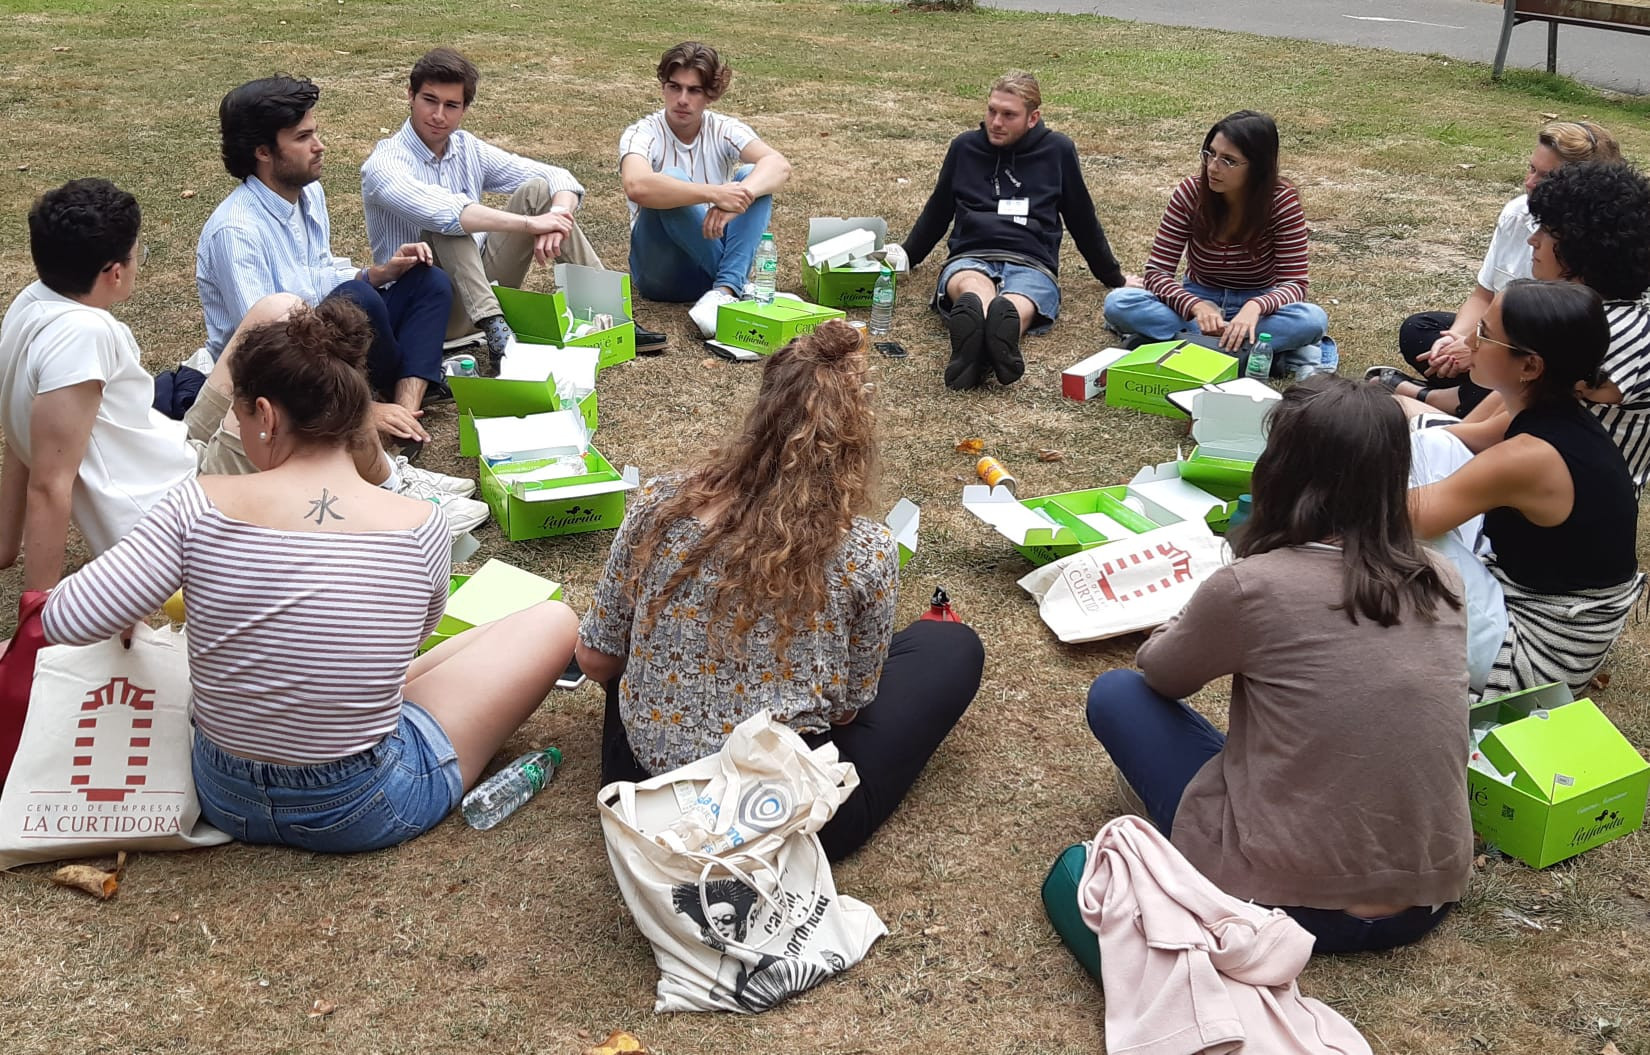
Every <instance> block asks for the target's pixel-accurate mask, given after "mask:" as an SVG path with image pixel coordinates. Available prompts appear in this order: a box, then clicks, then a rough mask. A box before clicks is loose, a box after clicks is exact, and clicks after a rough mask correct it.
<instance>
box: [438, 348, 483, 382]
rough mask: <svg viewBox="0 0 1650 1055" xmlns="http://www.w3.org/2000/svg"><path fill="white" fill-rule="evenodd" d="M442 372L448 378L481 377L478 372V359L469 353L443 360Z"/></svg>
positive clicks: (450, 356)
mask: <svg viewBox="0 0 1650 1055" xmlns="http://www.w3.org/2000/svg"><path fill="white" fill-rule="evenodd" d="M441 372H442V373H444V374H446V375H447V376H448V377H479V376H481V375H480V374H479V373H478V372H477V371H476V357H475V356H473V355H470V354H468V353H464V354H461V355H449V356H448V357H447V358H445V359H443V360H441Z"/></svg>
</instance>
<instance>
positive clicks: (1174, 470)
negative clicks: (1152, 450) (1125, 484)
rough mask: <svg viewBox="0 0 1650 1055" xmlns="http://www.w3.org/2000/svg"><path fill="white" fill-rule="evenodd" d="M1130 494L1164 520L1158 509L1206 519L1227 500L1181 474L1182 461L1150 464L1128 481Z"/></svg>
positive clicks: (1155, 517) (1178, 516)
mask: <svg viewBox="0 0 1650 1055" xmlns="http://www.w3.org/2000/svg"><path fill="white" fill-rule="evenodd" d="M1129 494H1130V495H1132V496H1134V497H1136V498H1138V499H1140V501H1141V502H1142V503H1144V504H1145V505H1146V506H1147V514H1146V515H1147V516H1149V517H1151V518H1152V519H1153V520H1156V521H1157V522H1158V523H1160V524H1161V523H1164V521H1163V520H1162V519H1160V517H1159V513H1162V514H1166V515H1167V516H1170V517H1173V518H1174V519H1175V520H1204V519H1205V518H1207V517H1208V515H1209V512H1210V511H1211V510H1214V509H1219V508H1223V507H1224V506H1225V505H1226V503H1225V502H1224V501H1222V500H1221V499H1220V498H1218V497H1216V496H1215V495H1212V494H1210V493H1209V492H1207V491H1205V490H1204V489H1203V488H1201V487H1198V486H1197V485H1196V484H1191V483H1187V482H1186V481H1185V480H1182V479H1181V478H1180V463H1179V462H1161V463H1159V464H1157V465H1149V466H1146V467H1145V468H1143V469H1141V470H1140V471H1139V472H1137V473H1135V474H1134V479H1132V480H1130V481H1129Z"/></svg>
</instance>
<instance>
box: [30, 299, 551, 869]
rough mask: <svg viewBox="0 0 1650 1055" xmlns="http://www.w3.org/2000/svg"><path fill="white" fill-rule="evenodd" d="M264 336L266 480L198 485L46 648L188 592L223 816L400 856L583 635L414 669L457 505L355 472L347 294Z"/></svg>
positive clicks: (239, 388)
mask: <svg viewBox="0 0 1650 1055" xmlns="http://www.w3.org/2000/svg"><path fill="white" fill-rule="evenodd" d="M242 340H243V343H242V346H241V350H240V352H239V353H238V354H237V355H236V356H235V357H234V358H233V359H232V360H231V361H230V376H231V378H232V379H233V382H234V412H235V417H236V419H237V421H238V422H239V423H240V431H241V437H242V441H243V443H244V444H245V447H246V454H247V457H248V458H249V459H250V460H251V461H252V463H253V465H254V466H256V467H257V469H258V472H257V473H255V474H253V475H250V476H201V477H192V478H190V479H189V480H186V481H184V482H183V483H181V484H179V485H178V486H177V487H176V488H174V489H173V490H172V491H171V492H169V493H168V494H167V496H166V497H165V498H164V499H162V500H161V502H160V503H159V504H158V505H156V506H155V507H154V508H153V509H152V510H150V511H149V513H148V514H147V515H146V516H144V518H143V519H142V520H140V521H139V522H138V524H137V526H136V527H135V528H134V529H133V530H132V532H131V533H130V534H129V535H127V536H126V537H125V538H124V539H122V540H121V541H120V542H119V543H117V544H116V545H115V546H114V547H113V548H112V549H110V550H108V551H106V552H105V553H104V554H103V555H102V556H100V557H98V558H97V559H96V560H95V561H93V562H92V563H91V564H88V565H87V566H86V567H84V568H82V569H81V570H80V571H78V572H77V573H75V574H74V575H71V576H70V577H68V578H67V579H65V580H63V582H62V583H61V584H59V585H58V587H57V588H56V589H54V590H53V591H52V592H51V596H50V597H49V598H48V599H47V601H46V607H45V610H44V612H43V613H42V623H43V626H44V629H45V633H46V637H47V639H48V640H49V641H51V642H53V643H54V644H75V645H81V644H91V643H92V642H95V641H102V640H106V639H108V638H109V637H110V636H112V635H114V634H117V633H120V632H121V631H122V630H124V629H126V628H129V627H130V626H131V625H132V624H133V623H134V622H136V621H138V620H140V619H143V618H145V617H146V616H148V615H149V614H150V613H151V612H154V611H155V610H157V609H158V608H159V607H160V605H161V603H162V602H163V601H164V600H166V598H167V597H169V596H171V594H172V593H173V592H174V591H175V590H177V589H178V588H179V587H180V586H181V587H182V588H183V590H184V593H185V599H186V601H187V604H188V609H189V679H190V683H191V686H192V688H193V690H194V701H193V702H194V719H195V725H196V730H195V740H194V772H195V787H196V790H197V792H198V793H199V796H200V803H201V814H202V816H204V817H205V818H206V820H207V821H208V822H209V823H211V824H212V825H214V826H216V827H218V828H220V829H222V830H223V831H226V832H228V833H229V834H230V835H232V836H234V837H235V838H237V839H242V840H245V841H247V842H257V843H277V844H282V845H287V846H296V847H299V848H302V849H306V850H314V851H318V852H324V853H339V852H350V851H357V850H374V849H378V848H379V847H383V846H391V845H394V844H395V843H399V842H403V841H405V840H407V839H410V838H412V837H413V836H415V835H418V834H420V833H422V832H424V831H426V830H427V829H429V828H432V827H434V826H435V825H436V824H438V823H439V822H440V821H441V820H442V818H444V817H445V816H446V815H447V814H448V813H450V812H451V811H452V808H453V807H454V806H455V805H457V804H458V801H459V798H460V797H461V796H462V795H463V793H464V790H465V789H466V788H468V787H469V786H470V785H472V784H474V783H475V782H476V780H477V778H478V777H480V775H481V770H482V767H483V766H485V765H486V763H487V761H488V760H489V759H491V758H492V756H493V754H494V753H495V752H496V751H497V750H498V749H499V747H500V746H501V745H502V744H503V743H504V740H505V738H506V737H508V736H509V735H510V734H511V733H513V732H514V731H515V730H516V728H517V727H518V726H520V725H521V723H522V722H523V721H524V720H525V719H526V718H527V716H528V715H530V714H532V713H533V711H534V710H536V709H537V708H538V705H539V704H540V703H541V702H542V701H543V700H544V697H545V695H546V694H547V693H548V692H549V691H550V687H551V685H552V684H553V683H554V682H555V679H556V675H557V673H558V672H559V671H561V670H562V669H563V668H565V667H566V665H567V661H568V658H569V657H570V656H571V655H572V654H573V643H574V638H575V636H576V634H577V629H578V625H577V620H576V619H575V618H574V616H573V613H572V612H571V611H570V610H569V609H568V608H567V606H566V605H563V604H559V603H557V602H547V603H545V604H541V605H538V606H537V607H535V608H531V609H528V610H527V611H525V612H521V613H518V614H516V615H513V616H510V617H508V618H505V619H501V620H499V621H497V622H494V623H489V624H487V625H486V626H484V627H480V628H478V629H475V630H472V631H470V632H468V633H465V634H462V635H460V636H458V637H456V638H454V639H452V640H450V641H446V642H443V643H442V644H441V645H440V646H439V647H437V648H435V649H432V650H431V651H430V652H429V653H427V654H425V655H423V656H420V657H418V658H417V659H414V658H413V656H414V653H415V651H416V650H417V648H418V644H419V642H421V641H422V640H424V638H425V637H427V636H429V634H430V632H431V631H432V630H434V629H435V625H436V623H437V622H438V621H439V620H440V619H441V613H442V609H443V608H444V607H445V605H446V600H447V582H448V572H449V570H450V567H451V563H452V552H451V545H450V542H449V538H448V532H447V527H446V523H445V520H444V518H443V517H442V515H441V511H440V510H439V509H437V508H436V507H435V506H433V505H431V504H430V503H428V502H421V501H418V500H416V499H412V498H406V497H403V496H401V495H397V494H393V493H391V492H389V491H386V490H384V489H382V488H380V487H375V486H373V485H372V484H369V483H367V482H366V481H364V480H362V479H361V475H360V473H359V472H357V471H356V469H355V463H354V460H353V458H352V455H351V453H350V452H351V447H352V445H353V444H355V443H356V442H358V441H359V440H360V439H361V438H362V436H363V422H364V421H365V420H366V415H367V411H368V407H369V404H370V402H371V399H372V395H371V391H370V390H369V389H368V387H367V379H366V373H365V366H366V356H367V348H368V346H369V344H370V343H371V340H372V330H371V328H370V327H369V325H368V323H367V318H366V316H365V315H364V314H362V312H361V310H360V309H359V308H357V307H355V306H354V305H353V304H351V303H349V302H348V301H345V300H329V301H325V302H323V303H322V304H320V305H318V306H317V307H315V308H313V309H300V310H299V311H298V312H296V313H295V314H293V315H292V316H290V317H289V318H286V319H282V320H280V321H276V322H271V323H267V324H265V325H263V326H260V327H257V328H255V329H252V330H249V331H247V332H246V333H245V335H244V336H243V339H242ZM414 701H417V702H414Z"/></svg>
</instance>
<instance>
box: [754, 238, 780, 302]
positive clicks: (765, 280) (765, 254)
mask: <svg viewBox="0 0 1650 1055" xmlns="http://www.w3.org/2000/svg"><path fill="white" fill-rule="evenodd" d="M754 281H755V283H756V303H758V304H772V303H773V291H774V289H775V287H777V286H778V285H779V250H778V248H776V247H775V246H774V244H773V232H772V231H763V232H762V244H761V245H758V246H757V247H756V277H755V280H754Z"/></svg>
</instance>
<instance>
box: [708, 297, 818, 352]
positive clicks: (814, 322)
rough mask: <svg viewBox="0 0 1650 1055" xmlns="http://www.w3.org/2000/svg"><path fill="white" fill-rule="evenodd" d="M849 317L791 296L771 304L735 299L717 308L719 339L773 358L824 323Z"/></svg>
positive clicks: (773, 301)
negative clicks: (792, 298)
mask: <svg viewBox="0 0 1650 1055" xmlns="http://www.w3.org/2000/svg"><path fill="white" fill-rule="evenodd" d="M847 317H848V316H847V315H846V313H844V312H842V311H840V310H839V309H837V308H827V307H824V306H822V305H819V304H809V303H807V302H806V301H801V300H791V299H790V298H789V297H775V298H774V299H773V300H772V302H770V303H768V304H758V303H757V302H756V301H754V300H735V301H731V302H729V303H727V304H724V305H722V306H721V308H719V309H717V312H716V340H717V341H718V342H720V343H722V344H726V345H731V346H733V347H734V348H740V349H743V350H745V351H747V352H755V353H757V354H758V355H772V354H773V353H774V352H777V351H779V349H781V348H783V347H785V345H787V344H789V343H790V342H791V341H792V340H794V339H795V338H797V337H801V336H803V335H804V334H809V333H812V332H814V331H815V330H817V329H818V328H819V324H820V323H822V322H829V321H830V320H831V319H845V318H847Z"/></svg>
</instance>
